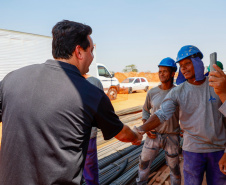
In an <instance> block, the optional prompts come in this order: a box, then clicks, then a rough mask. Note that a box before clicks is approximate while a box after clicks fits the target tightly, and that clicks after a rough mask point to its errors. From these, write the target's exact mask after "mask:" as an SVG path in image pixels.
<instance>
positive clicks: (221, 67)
mask: <svg viewBox="0 0 226 185" xmlns="http://www.w3.org/2000/svg"><path fill="white" fill-rule="evenodd" d="M216 64H217V66H218V67H220V69H221V70H223V69H224V66H223V64H222V63H221V62H220V61H217V62H216ZM207 70H208V72H207V73H206V74H205V76H209V72H210V65H209V66H208V67H207Z"/></svg>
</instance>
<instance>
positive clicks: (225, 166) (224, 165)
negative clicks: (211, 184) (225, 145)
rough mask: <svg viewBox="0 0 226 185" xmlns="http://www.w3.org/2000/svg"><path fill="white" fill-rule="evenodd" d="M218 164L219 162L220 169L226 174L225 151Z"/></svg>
mask: <svg viewBox="0 0 226 185" xmlns="http://www.w3.org/2000/svg"><path fill="white" fill-rule="evenodd" d="M218 164H219V168H220V171H221V172H222V173H223V174H225V175H226V153H224V155H223V156H222V158H221V160H220V161H219V163H218Z"/></svg>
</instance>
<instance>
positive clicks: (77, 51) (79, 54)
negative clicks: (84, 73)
mask: <svg viewBox="0 0 226 185" xmlns="http://www.w3.org/2000/svg"><path fill="white" fill-rule="evenodd" d="M74 52H75V56H76V58H78V59H79V60H81V59H83V55H82V48H81V46H79V45H77V46H76V47H75V51H74Z"/></svg>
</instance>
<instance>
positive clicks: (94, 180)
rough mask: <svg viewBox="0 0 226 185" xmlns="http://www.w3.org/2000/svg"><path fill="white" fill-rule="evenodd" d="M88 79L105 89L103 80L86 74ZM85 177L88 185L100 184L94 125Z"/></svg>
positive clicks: (86, 161) (84, 172)
mask: <svg viewBox="0 0 226 185" xmlns="http://www.w3.org/2000/svg"><path fill="white" fill-rule="evenodd" d="M84 77H85V78H86V80H88V81H89V82H90V83H91V84H93V85H95V86H96V87H98V88H99V89H101V90H102V91H103V90H104V88H103V85H102V83H101V81H100V80H99V79H98V78H95V77H93V76H89V75H87V74H86V75H84ZM83 177H84V179H85V181H86V184H87V185H99V173H98V158H97V128H96V127H93V128H92V130H91V134H90V140H89V146H88V150H87V155H86V160H85V166H84V171H83Z"/></svg>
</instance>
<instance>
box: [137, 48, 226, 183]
mask: <svg viewBox="0 0 226 185" xmlns="http://www.w3.org/2000/svg"><path fill="white" fill-rule="evenodd" d="M202 58H203V54H202V52H201V51H200V50H199V49H198V48H197V47H195V46H192V45H187V46H184V47H182V48H181V49H180V51H179V52H178V55H177V62H178V63H179V65H180V72H179V75H178V79H177V81H179V82H180V83H181V85H179V86H177V87H175V88H173V89H172V90H171V91H170V92H169V93H168V94H167V95H166V97H165V99H164V101H163V102H162V104H161V108H160V109H159V110H158V111H156V112H155V113H154V115H152V116H151V117H150V118H149V119H148V120H147V121H146V122H145V124H144V125H142V126H140V127H139V128H138V130H140V133H142V132H143V133H144V132H147V131H150V130H152V129H154V128H156V127H158V126H159V125H161V124H163V123H164V122H165V121H166V120H169V119H170V118H171V117H172V115H173V114H174V112H175V111H176V108H177V107H178V106H179V113H180V115H179V119H180V126H181V128H182V129H183V130H184V142H183V157H184V167H183V168H184V169H183V172H184V181H185V185H201V184H202V181H203V175H204V172H206V180H207V184H208V185H209V184H214V185H225V184H226V175H224V174H223V173H221V171H220V170H219V167H218V162H219V161H220V159H222V160H223V161H224V160H225V156H226V154H225V152H226V150H225V146H226V129H225V126H224V122H223V115H222V113H221V112H220V111H218V109H219V108H220V106H221V105H222V103H221V100H220V98H219V96H217V94H216V93H215V92H214V88H212V87H210V86H209V81H208V77H206V76H204V65H203V62H202V60H201V59H202ZM182 82H184V83H182ZM223 164H225V163H223ZM221 167H222V168H223V169H226V166H221Z"/></svg>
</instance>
